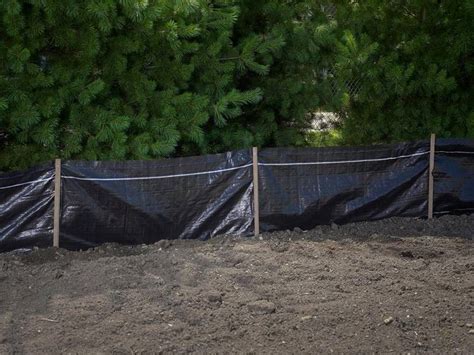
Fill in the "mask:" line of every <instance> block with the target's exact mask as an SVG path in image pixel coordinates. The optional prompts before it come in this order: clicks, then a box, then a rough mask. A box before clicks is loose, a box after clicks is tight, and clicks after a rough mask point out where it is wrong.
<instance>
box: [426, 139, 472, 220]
mask: <svg viewBox="0 0 474 355" xmlns="http://www.w3.org/2000/svg"><path fill="white" fill-rule="evenodd" d="M433 176H434V207H433V209H434V213H435V214H443V213H457V214H462V213H471V212H473V211H474V141H472V140H467V139H437V141H436V150H435V165H434V172H433Z"/></svg>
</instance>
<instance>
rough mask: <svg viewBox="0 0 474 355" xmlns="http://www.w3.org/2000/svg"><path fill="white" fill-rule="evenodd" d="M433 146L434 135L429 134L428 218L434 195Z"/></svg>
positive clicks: (430, 213)
mask: <svg viewBox="0 0 474 355" xmlns="http://www.w3.org/2000/svg"><path fill="white" fill-rule="evenodd" d="M435 147H436V135H435V134H434V133H432V134H431V139H430V165H429V171H428V219H432V218H433V195H434V179H433V170H434V158H435Z"/></svg>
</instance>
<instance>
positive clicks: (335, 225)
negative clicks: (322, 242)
mask: <svg viewBox="0 0 474 355" xmlns="http://www.w3.org/2000/svg"><path fill="white" fill-rule="evenodd" d="M331 229H332V230H333V231H337V230H338V229H339V226H338V225H337V224H336V223H334V222H333V223H331Z"/></svg>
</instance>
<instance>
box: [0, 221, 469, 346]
mask: <svg viewBox="0 0 474 355" xmlns="http://www.w3.org/2000/svg"><path fill="white" fill-rule="evenodd" d="M473 228H474V215H471V216H444V217H441V218H438V219H436V220H433V221H432V222H428V221H426V220H416V219H389V220H384V221H379V222H374V223H358V224H351V225H345V226H336V225H333V226H325V227H318V228H316V229H314V230H311V231H308V232H305V231H301V230H299V229H296V230H294V231H291V232H290V231H286V232H278V233H271V234H264V235H262V236H261V237H260V238H237V237H231V236H222V237H218V238H215V239H212V240H210V241H206V242H201V241H171V242H169V241H161V242H159V243H156V244H154V245H149V246H145V245H143V246H135V247H131V246H118V245H110V244H109V245H103V246H101V247H99V248H96V249H91V250H88V251H83V252H70V251H66V250H62V249H59V250H55V249H52V248H51V249H44V250H35V251H33V252H29V253H18V252H17V253H6V254H1V255H0V353H1V354H38V353H42V354H59V353H69V354H97V353H105V354H110V353H114V354H141V353H143V354H146V353H188V352H195V353H247V354H250V353H255V354H260V353H271V354H274V353H283V354H286V353H313V354H314V353H364V354H368V353H383V354H385V353H396V354H402V353H403V354H407V353H410V354H417V353H430V354H449V353H459V354H468V353H473V352H474V327H473V323H474V312H473V310H474V253H473V233H472V231H473Z"/></svg>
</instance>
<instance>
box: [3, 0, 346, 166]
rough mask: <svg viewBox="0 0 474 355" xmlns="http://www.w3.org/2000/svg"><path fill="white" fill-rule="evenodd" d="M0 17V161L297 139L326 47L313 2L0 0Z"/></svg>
mask: <svg viewBox="0 0 474 355" xmlns="http://www.w3.org/2000/svg"><path fill="white" fill-rule="evenodd" d="M0 25H1V26H0V133H2V134H3V137H6V138H4V141H3V142H0V144H2V146H1V150H0V169H13V168H22V167H25V166H29V165H32V164H35V163H38V162H41V161H44V160H49V159H52V158H55V157H62V158H64V159H94V160H95V159H97V160H105V159H149V158H157V157H165V156H171V155H177V154H179V155H183V154H184V155H187V154H199V153H207V152H217V151H223V150H226V149H233V148H239V147H249V146H251V145H253V144H259V145H269V144H282V143H285V144H291V143H295V142H297V141H298V139H299V138H298V136H297V135H295V132H296V130H295V128H296V127H298V126H299V125H301V124H302V123H303V122H304V117H305V114H306V112H308V111H309V110H311V109H313V108H315V107H317V106H319V105H321V102H322V101H323V99H324V98H323V97H324V96H328V95H327V94H328V90H327V84H326V83H325V82H324V80H322V77H321V76H320V66H325V65H326V62H327V61H330V59H328V58H330V57H331V55H333V53H334V48H336V46H335V45H333V43H332V42H333V41H334V40H335V37H334V35H333V32H334V25H333V24H330V23H328V22H327V20H326V18H325V17H324V16H322V14H321V13H320V9H319V7H318V6H316V5H314V4H313V2H312V1H286V2H280V1H275V0H274V1H247V0H241V1H239V0H213V1H206V0H148V1H147V0H100V1H97V0H62V1H56V0H3V1H2V2H0ZM333 101H334V102H337V99H335V100H333Z"/></svg>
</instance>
